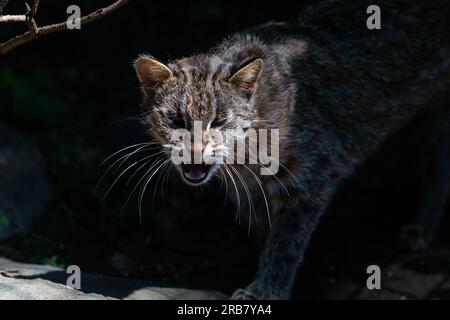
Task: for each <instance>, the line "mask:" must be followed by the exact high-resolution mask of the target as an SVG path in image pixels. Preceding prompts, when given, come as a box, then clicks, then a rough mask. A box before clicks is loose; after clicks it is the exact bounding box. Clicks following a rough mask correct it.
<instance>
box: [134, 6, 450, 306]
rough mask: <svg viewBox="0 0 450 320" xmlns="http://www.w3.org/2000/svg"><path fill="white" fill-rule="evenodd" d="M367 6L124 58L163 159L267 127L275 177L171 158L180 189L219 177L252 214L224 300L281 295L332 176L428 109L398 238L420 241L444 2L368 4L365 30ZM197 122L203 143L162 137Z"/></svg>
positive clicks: (433, 182) (442, 133)
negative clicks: (248, 256)
mask: <svg viewBox="0 0 450 320" xmlns="http://www.w3.org/2000/svg"><path fill="white" fill-rule="evenodd" d="M372 2H373V1H365V0H363V1H325V2H322V3H320V4H318V5H314V6H311V7H309V8H306V10H305V11H304V12H303V13H302V14H301V15H300V17H299V19H298V20H297V21H295V22H293V23H274V22H272V23H267V24H264V25H261V26H258V27H255V28H252V29H249V30H247V31H245V32H242V33H239V34H235V35H232V36H231V37H229V38H228V39H226V40H224V41H223V42H222V43H220V44H219V45H218V46H216V47H214V48H212V49H211V50H210V51H209V52H207V53H205V54H198V55H194V56H192V57H188V58H182V59H179V60H175V61H171V62H168V63H167V64H164V63H163V62H160V61H158V60H156V59H155V58H153V57H151V56H145V55H144V56H140V57H139V58H138V59H137V60H136V62H135V70H136V73H137V77H138V79H139V82H140V87H141V89H142V93H143V102H142V108H143V116H142V123H143V125H144V126H145V128H146V130H147V132H148V134H149V136H150V137H151V139H152V140H153V141H154V142H153V143H156V144H158V145H160V146H161V147H162V150H163V151H162V152H163V154H165V155H166V156H167V158H166V159H167V163H169V164H170V162H171V154H172V151H173V149H174V148H175V149H176V148H178V149H183V150H188V151H189V152H194V151H196V152H199V153H200V154H202V156H204V157H208V154H211V153H214V152H216V151H217V152H218V151H220V150H224V149H227V148H228V149H229V148H230V146H226V145H223V143H222V142H219V141H216V140H215V139H214V135H215V133H217V132H220V131H224V130H226V129H240V130H241V131H240V132H242V136H240V137H238V138H240V139H245V134H246V132H248V130H250V129H252V130H257V131H258V130H261V129H278V130H279V159H278V161H279V165H280V168H279V170H278V172H277V173H276V174H274V175H261V174H260V171H259V169H260V165H259V164H248V163H247V164H245V165H239V164H227V163H225V164H211V165H210V164H205V163H200V164H191V163H181V164H174V163H172V165H173V166H175V167H176V169H177V171H178V172H179V173H180V176H181V178H182V179H183V180H184V181H185V182H186V183H188V184H190V185H192V186H201V185H203V184H205V183H207V182H209V181H210V180H211V179H212V178H213V177H216V178H218V179H219V180H222V181H223V182H226V185H227V188H228V189H229V190H228V194H229V196H230V197H229V198H230V199H232V201H234V203H235V205H236V206H237V207H238V210H239V211H240V213H241V215H242V216H244V213H245V212H249V214H247V215H245V216H246V217H247V219H251V218H252V216H253V215H256V218H257V219H258V222H259V226H265V228H260V232H261V233H263V234H264V236H265V244H264V247H263V249H262V252H261V255H260V261H259V267H258V270H257V273H256V275H255V277H254V279H253V281H251V282H250V283H249V285H248V286H247V287H246V288H244V289H238V290H236V291H235V293H234V294H233V295H232V299H285V298H289V297H290V291H291V288H292V285H293V282H294V280H295V276H296V272H297V269H298V268H299V265H300V264H301V262H302V260H303V256H304V253H305V250H306V248H307V246H308V242H309V240H310V238H311V235H312V233H313V231H314V229H315V228H316V226H317V225H318V223H319V221H320V218H321V216H322V214H323V213H324V212H325V210H326V208H327V205H328V203H329V202H330V200H331V198H332V197H333V195H334V194H335V192H336V190H338V188H339V186H340V183H341V181H342V180H343V179H344V178H346V177H349V176H350V175H351V174H352V173H353V172H354V171H355V169H357V168H358V167H359V166H360V165H362V164H363V163H364V161H365V160H366V159H367V158H368V157H369V156H370V155H371V154H373V153H374V152H375V151H376V150H377V149H378V148H379V146H380V144H381V143H382V142H383V141H384V140H385V139H386V138H387V137H388V136H389V135H390V134H391V133H393V132H394V131H397V130H399V129H401V128H403V127H404V126H405V125H407V124H408V123H409V122H410V121H411V119H412V118H413V116H414V115H416V114H417V113H418V112H419V111H420V110H423V109H426V108H430V109H431V108H441V113H440V115H439V116H438V117H436V119H437V121H436V124H435V125H433V126H432V127H433V129H434V131H433V132H431V136H434V137H436V139H435V140H433V141H435V148H434V152H435V153H436V157H435V159H439V160H440V162H439V164H438V163H437V162H436V165H434V166H433V168H434V169H435V170H432V172H431V174H429V175H428V181H429V185H430V186H433V187H430V191H427V192H426V193H425V195H424V198H423V201H422V205H421V207H420V208H419V213H418V216H417V221H416V222H417V223H415V224H413V225H411V226H409V227H407V228H406V229H405V232H404V233H402V240H403V241H404V242H405V243H409V244H410V247H411V249H421V248H424V247H426V245H428V244H429V242H430V241H431V240H432V237H433V234H434V230H435V229H436V225H437V222H438V217H439V215H440V212H441V211H442V208H443V205H444V201H445V197H446V195H447V194H448V191H449V190H448V189H449V182H448V181H449V175H450V169H449V168H450V165H449V163H450V162H449V153H450V146H449V142H448V140H449V137H450V135H449V129H448V128H449V122H450V116H449V107H450V106H449V105H448V104H445V103H444V101H445V99H443V97H444V95H445V92H446V91H448V90H449V88H450V71H449V70H450V69H449V63H450V51H449V39H448V35H449V34H450V23H449V21H450V20H449V19H450V3H449V2H448V1H445V0H442V1H441V0H438V1H415V2H414V3H413V2H409V1H402V0H399V1H397V0H396V1H377V5H378V6H379V7H380V9H381V29H379V30H369V29H368V28H367V27H366V19H367V17H368V15H367V13H366V10H367V7H368V6H369V5H371V4H372ZM441 98H442V99H441ZM196 121H200V122H201V124H202V127H201V132H202V135H203V137H202V139H200V140H199V141H193V140H191V139H188V140H186V139H184V140H182V139H173V135H172V133H173V131H174V130H177V129H185V130H187V131H192V130H193V127H194V122H196ZM233 148H234V147H233ZM207 153H208V154H207ZM155 168H157V166H155ZM438 169H442V170H438ZM146 178H147V179H150V180H151V179H152V177H151V176H150V174H149V175H148V176H147V177H146ZM249 197H251V198H252V201H250V200H248V198H249ZM244 199H247V200H244ZM267 211H268V212H269V214H270V216H267ZM255 213H256V214H255ZM269 218H270V219H269Z"/></svg>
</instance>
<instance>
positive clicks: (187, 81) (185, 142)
mask: <svg viewBox="0 0 450 320" xmlns="http://www.w3.org/2000/svg"><path fill="white" fill-rule="evenodd" d="M134 66H135V70H136V73H137V77H138V79H139V83H140V87H141V90H142V94H143V103H142V107H143V110H142V111H143V118H142V122H143V124H144V126H145V128H146V131H147V133H148V134H149V135H150V136H151V137H152V138H153V140H154V141H155V142H157V143H158V144H160V145H161V146H162V147H163V148H165V150H166V151H167V152H166V154H167V156H168V157H171V155H172V154H173V153H172V151H173V150H174V149H175V150H182V152H184V155H186V154H188V155H191V154H193V153H194V152H195V153H196V154H197V155H198V154H201V155H202V157H203V160H208V159H210V158H211V157H212V156H215V157H217V156H218V155H220V154H225V155H227V150H229V148H230V146H227V145H226V143H225V142H224V140H223V139H219V138H218V137H219V136H220V135H218V134H217V133H218V132H220V133H222V137H223V136H224V135H223V134H224V132H225V131H226V130H231V129H235V130H236V132H242V134H244V133H245V131H246V130H247V129H249V128H250V127H252V125H253V124H254V123H255V121H256V120H257V119H258V114H257V110H256V109H255V92H256V90H257V88H258V80H259V79H260V75H261V72H262V69H263V60H262V59H260V58H253V59H249V60H247V61H241V62H240V63H230V62H226V61H224V60H223V59H222V58H220V57H219V56H216V55H199V56H194V57H191V58H185V59H180V60H177V61H174V62H171V63H168V64H167V65H166V64H163V63H162V62H159V61H157V60H156V59H154V58H153V57H151V56H141V57H139V58H138V59H137V60H136V62H135V65H134ZM194 128H196V129H197V131H200V136H201V137H202V138H201V139H196V140H195V141H194V140H193V139H188V138H186V137H185V136H184V137H183V136H180V135H179V134H174V132H180V131H181V132H183V131H186V132H190V133H191V134H192V135H191V137H193V136H194ZM197 133H198V132H197ZM237 138H243V137H237ZM189 158H190V159H192V161H191V162H188V161H182V162H181V163H176V162H175V161H173V164H174V165H175V167H176V168H177V170H178V171H179V173H180V174H181V177H182V178H183V180H184V181H185V182H187V183H188V184H190V185H201V184H203V183H205V182H207V181H208V180H209V179H210V178H211V177H212V176H213V175H214V174H219V173H218V169H219V168H220V164H217V163H213V164H207V163H208V161H204V162H202V163H197V164H195V163H194V159H193V158H191V157H189Z"/></svg>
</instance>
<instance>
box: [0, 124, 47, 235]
mask: <svg viewBox="0 0 450 320" xmlns="http://www.w3.org/2000/svg"><path fill="white" fill-rule="evenodd" d="M0 177H1V179H0V239H2V238H6V237H8V236H10V235H12V234H14V233H21V232H24V231H26V230H27V229H28V228H29V227H30V225H31V223H32V222H33V221H34V219H35V218H36V217H38V216H39V215H40V214H41V213H42V212H43V210H44V206H45V203H46V200H47V198H48V186H47V181H46V177H45V165H44V160H43V157H42V156H41V154H40V153H39V151H38V150H37V148H36V147H35V146H34V144H32V143H31V142H30V141H28V140H27V139H26V138H25V137H24V136H22V135H20V134H18V133H17V132H15V131H14V130H12V129H11V128H10V127H8V126H7V125H6V124H4V123H3V122H2V121H1V120H0Z"/></svg>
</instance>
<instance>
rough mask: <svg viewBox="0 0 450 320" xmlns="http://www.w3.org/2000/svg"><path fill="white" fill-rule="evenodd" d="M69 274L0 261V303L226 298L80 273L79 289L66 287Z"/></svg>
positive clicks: (218, 295) (58, 270)
mask: <svg viewBox="0 0 450 320" xmlns="http://www.w3.org/2000/svg"><path fill="white" fill-rule="evenodd" d="M69 276H70V275H69V274H67V273H66V272H65V271H64V270H62V269H59V268H55V267H51V266H44V265H35V264H24V263H17V262H13V261H11V260H8V259H4V258H0V300H13V299H27V300H110V299H127V300H174V299H186V300H216V299H227V296H225V295H224V294H222V293H219V292H216V291H202V290H190V289H181V288H165V287H160V286H157V285H156V284H155V283H152V282H149V281H141V280H131V279H122V278H116V277H110V276H103V275H98V274H90V273H84V272H83V270H81V289H80V290H75V289H72V288H69V287H68V286H66V281H67V278H68V277H69Z"/></svg>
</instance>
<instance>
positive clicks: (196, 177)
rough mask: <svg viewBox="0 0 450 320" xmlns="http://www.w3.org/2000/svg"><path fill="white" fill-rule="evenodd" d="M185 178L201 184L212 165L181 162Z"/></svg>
mask: <svg viewBox="0 0 450 320" xmlns="http://www.w3.org/2000/svg"><path fill="white" fill-rule="evenodd" d="M181 169H182V171H183V176H184V178H185V179H186V180H187V181H188V182H190V183H192V184H200V183H202V182H203V181H205V180H206V178H207V177H208V173H209V170H210V169H211V166H210V165H207V164H203V163H202V164H184V163H183V164H181Z"/></svg>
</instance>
